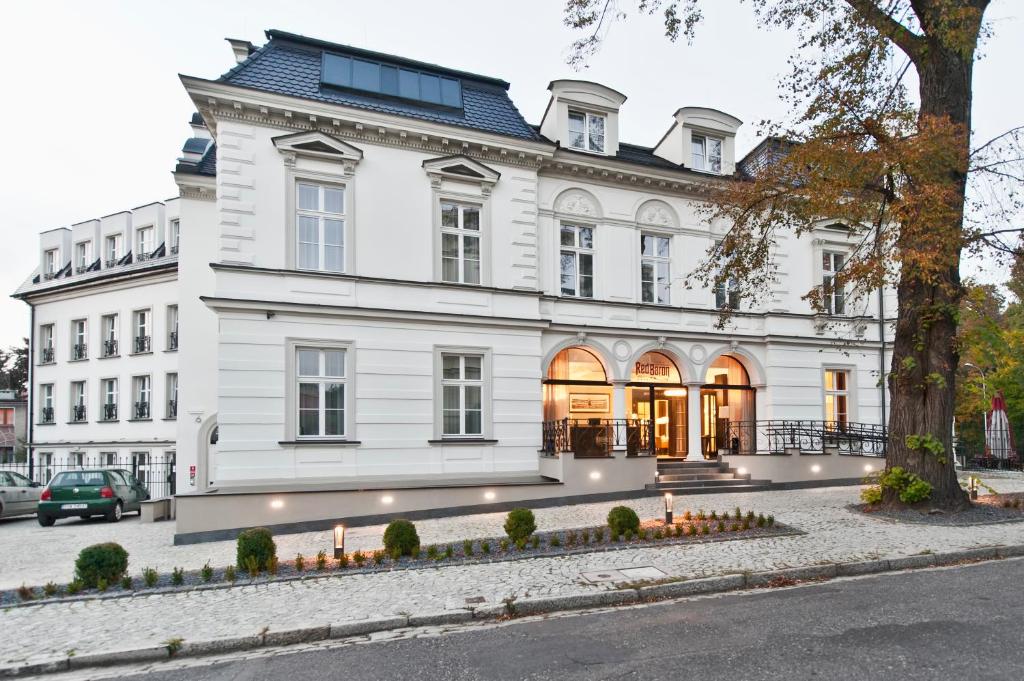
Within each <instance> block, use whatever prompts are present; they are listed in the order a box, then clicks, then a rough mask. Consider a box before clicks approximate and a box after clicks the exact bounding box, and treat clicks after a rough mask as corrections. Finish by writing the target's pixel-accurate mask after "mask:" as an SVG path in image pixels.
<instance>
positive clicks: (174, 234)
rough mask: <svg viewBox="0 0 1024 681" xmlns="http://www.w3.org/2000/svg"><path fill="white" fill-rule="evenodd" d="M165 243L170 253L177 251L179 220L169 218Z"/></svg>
mask: <svg viewBox="0 0 1024 681" xmlns="http://www.w3.org/2000/svg"><path fill="white" fill-rule="evenodd" d="M168 232H169V234H168V235H167V243H168V248H170V249H171V255H174V254H175V253H177V252H178V239H179V238H180V236H181V220H171V223H170V225H169V226H168Z"/></svg>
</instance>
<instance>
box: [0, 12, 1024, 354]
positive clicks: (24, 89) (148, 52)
mask: <svg viewBox="0 0 1024 681" xmlns="http://www.w3.org/2000/svg"><path fill="white" fill-rule="evenodd" d="M632 4H633V2H631V0H622V5H623V6H624V7H626V6H630V5H632ZM562 5H563V2H562V0H516V1H514V2H502V3H497V2H493V1H492V2H482V1H481V0H445V1H444V2H423V1H422V0H408V1H405V0H403V1H401V2H399V1H396V0H391V1H390V2H366V1H365V0H362V1H360V2H352V1H350V0H322V1H314V0H289V1H288V2H281V1H280V0H218V1H216V2H214V1H213V0H174V1H173V2H157V1H156V0H124V1H121V2H117V1H114V0H105V1H103V0H88V1H82V0H73V1H68V2H52V1H44V0H34V1H33V2H13V1H12V2H4V3H3V8H2V9H0V21H2V23H3V24H4V25H5V26H7V34H6V35H5V36H4V39H3V41H0V64H2V67H0V69H2V73H3V84H4V89H5V91H6V93H7V94H6V96H5V101H6V102H7V104H6V105H5V106H3V107H0V129H3V130H7V139H6V140H5V143H4V147H5V149H6V152H5V154H4V157H5V158H4V163H3V165H2V168H0V236H2V243H3V248H2V249H0V292H2V293H4V294H5V295H4V296H2V297H0V346H7V345H10V344H14V343H17V342H20V340H19V339H20V338H21V337H22V336H27V335H28V334H29V329H28V323H29V322H28V320H29V316H28V306H27V305H25V304H24V303H22V302H20V301H16V300H13V299H10V298H7V297H6V294H9V293H10V292H13V291H14V290H15V289H16V288H17V287H18V286H19V285H20V284H21V283H22V282H23V281H24V280H25V278H26V277H27V276H28V274H29V273H30V272H31V271H32V269H33V267H34V265H35V258H36V257H37V255H36V254H37V248H38V234H39V232H41V231H44V230H47V229H52V228H55V227H62V226H69V225H71V224H72V223H75V222H80V221H82V220H88V219H91V218H95V217H99V216H101V215H106V214H108V213H113V212H116V211H119V210H124V209H128V208H131V207H133V206H138V205H142V204H145V203H148V202H150V201H154V200H160V199H166V198H169V197H172V196H175V195H176V194H177V188H176V187H175V185H174V182H173V181H172V179H171V170H172V169H173V167H174V163H175V159H176V158H177V157H178V155H179V153H180V150H181V145H182V144H183V143H184V141H185V139H186V138H187V137H188V136H189V134H190V131H189V128H188V125H187V122H188V119H189V117H190V115H191V113H192V111H193V108H192V107H191V105H190V102H189V100H188V97H187V96H186V95H185V92H184V90H183V89H182V87H181V85H180V83H179V81H178V77H177V74H179V73H184V74H188V75H194V76H201V77H206V78H215V77H217V76H219V75H220V74H221V73H223V72H224V71H227V70H228V69H229V68H230V67H231V66H232V65H233V63H234V62H233V58H232V55H231V51H230V48H229V47H228V44H227V43H226V42H224V40H223V39H224V38H225V37H233V38H245V39H248V40H251V41H252V42H254V43H256V44H257V45H259V44H262V43H264V42H265V40H266V39H265V37H264V35H263V31H264V29H268V28H278V29H282V30H287V31H292V32H295V33H301V34H305V35H309V36H314V37H317V38H322V39H325V40H330V41H334V42H340V43H345V44H350V45H355V46H358V47H365V48H368V49H372V50H378V51H381V52H388V53H393V54H399V55H402V56H406V57H411V58H414V59H420V60H423V61H427V62H433V63H437V64H442V65H445V66H449V67H453V68H458V69H463V70H467V71H472V72H476V73H481V74H485V75H491V76H496V77H499V78H503V79H504V80H507V81H509V82H510V83H512V89H511V95H512V99H513V101H515V103H516V104H517V105H518V106H519V109H520V110H521V111H522V112H523V114H524V116H525V117H526V120H527V121H529V122H531V123H536V122H539V120H540V117H541V115H542V114H543V112H544V107H545V105H546V104H547V99H548V95H547V91H546V86H547V84H548V82H549V81H551V80H553V79H555V78H559V77H583V78H586V79H588V80H595V81H598V82H600V83H603V84H606V85H608V86H610V87H613V88H615V89H617V90H619V91H621V92H623V93H625V94H626V95H628V97H629V99H628V101H627V102H626V104H625V105H624V106H623V109H622V115H621V117H620V126H621V138H622V139H623V140H624V141H627V142H632V143H635V144H643V145H648V146H650V145H653V144H654V143H656V142H657V141H658V139H659V138H660V137H661V135H662V134H663V133H664V132H665V130H667V129H668V126H669V123H670V122H671V115H672V113H673V112H674V111H675V110H676V109H677V108H679V107H681V106H710V107H714V108H717V109H721V110H723V111H727V112H729V113H731V114H733V115H735V116H737V117H739V118H740V119H741V120H743V121H745V122H746V124H745V125H744V126H743V127H742V128H740V133H739V139H738V142H737V148H738V151H739V153H741V154H742V153H745V152H746V151H747V150H749V149H750V148H751V147H752V146H753V144H754V143H755V137H754V132H755V128H756V126H757V122H758V121H760V120H762V119H765V118H781V117H782V116H783V115H784V113H785V110H784V108H783V107H782V105H781V104H780V103H779V101H778V97H777V94H776V83H777V79H778V77H779V76H780V75H781V74H782V73H783V72H784V71H785V70H786V58H787V56H788V55H789V54H790V53H791V51H792V48H793V38H792V36H791V35H788V34H786V33H784V32H779V31H774V32H769V31H765V30H763V29H759V28H758V27H757V26H756V24H755V21H754V15H753V11H752V9H751V8H750V6H749V4H747V5H741V4H740V3H739V1H738V0H715V1H714V2H711V1H710V0H709V1H708V2H706V3H705V7H706V9H705V21H704V22H703V24H702V25H701V26H700V27H699V30H698V35H697V39H696V41H695V42H694V44H693V45H692V46H687V45H686V44H685V42H681V43H679V44H676V45H673V44H671V43H669V42H668V41H667V40H666V39H664V38H663V37H662V35H661V27H660V23H659V20H658V18H657V17H652V18H647V17H644V18H635V17H634V18H632V19H630V20H629V21H627V22H625V23H620V24H617V25H616V26H614V28H613V29H612V30H611V33H610V34H609V36H608V40H607V42H606V44H605V46H604V47H603V49H602V51H601V52H600V54H598V55H597V56H596V57H595V58H594V59H592V60H591V65H590V68H589V69H588V70H587V72H586V74H585V75H582V76H580V75H575V76H574V73H573V72H572V71H571V69H569V67H568V66H566V64H565V56H566V53H567V47H568V45H569V44H570V43H571V41H572V40H573V39H574V38H575V37H576V35H575V34H574V33H573V32H571V31H570V30H569V29H567V28H566V27H564V26H563V25H562V16H561V12H562ZM1022 14H1024V3H1021V2H1020V0H996V1H995V2H994V3H993V5H992V7H991V9H990V10H989V12H988V17H989V20H990V21H991V22H993V25H994V28H995V31H996V35H995V37H994V39H992V40H991V41H990V42H989V43H988V45H987V46H986V47H985V48H984V54H985V56H984V59H983V60H982V61H981V62H979V64H978V65H977V67H976V68H975V94H974V124H975V131H976V137H977V138H978V139H988V138H989V137H991V136H993V135H995V134H998V133H1000V132H1003V131H1004V130H1006V129H1008V128H1010V127H1012V126H1014V125H1018V124H1020V123H1022V122H1024V120H1022V119H1024V114H1022V113H1021V112H1022V111H1024V89H1022V88H1021V87H1020V86H1021V83H1022V80H1021V75H1020V68H1021V66H1022V65H1024V18H1022V16H1021V15H1022ZM183 227H184V229H185V230H186V231H187V230H188V229H189V227H188V226H187V225H185V226H183ZM185 247H186V248H187V238H186V245H185ZM984 268H985V265H983V264H979V265H973V266H971V267H970V269H972V270H974V271H977V270H980V271H977V273H978V274H980V275H981V276H983V277H984V278H985V279H987V280H993V281H998V280H1000V279H1001V277H1002V275H1003V273H1002V272H1001V271H992V270H985V269H984Z"/></svg>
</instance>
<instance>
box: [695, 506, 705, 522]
mask: <svg viewBox="0 0 1024 681" xmlns="http://www.w3.org/2000/svg"><path fill="white" fill-rule="evenodd" d="M705 518H707V515H705V513H704V509H703V508H702V509H700V510H699V511H697V520H704V519H705Z"/></svg>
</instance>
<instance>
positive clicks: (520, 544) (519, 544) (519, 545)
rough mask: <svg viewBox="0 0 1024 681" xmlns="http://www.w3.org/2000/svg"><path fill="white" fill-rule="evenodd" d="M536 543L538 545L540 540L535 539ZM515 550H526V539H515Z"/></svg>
mask: <svg viewBox="0 0 1024 681" xmlns="http://www.w3.org/2000/svg"><path fill="white" fill-rule="evenodd" d="M537 543H538V544H539V543H540V538H538V539H537ZM516 549H518V550H519V551H523V550H525V549H526V537H520V538H519V539H516Z"/></svg>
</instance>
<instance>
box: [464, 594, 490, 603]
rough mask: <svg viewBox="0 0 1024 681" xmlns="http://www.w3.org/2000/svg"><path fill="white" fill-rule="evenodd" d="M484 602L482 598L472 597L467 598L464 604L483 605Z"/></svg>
mask: <svg viewBox="0 0 1024 681" xmlns="http://www.w3.org/2000/svg"><path fill="white" fill-rule="evenodd" d="M485 600H486V599H485V598H484V597H483V596H473V597H471V598H467V599H466V603H469V604H473V603H483V602H484V601H485Z"/></svg>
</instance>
